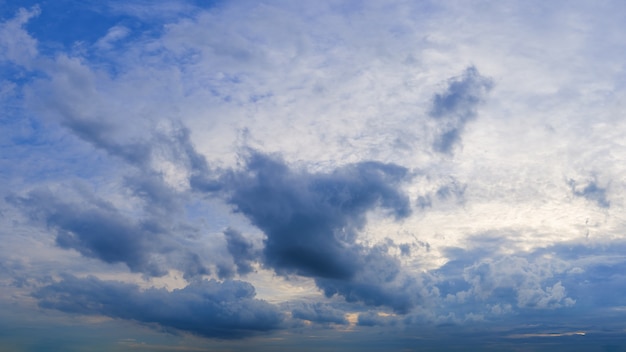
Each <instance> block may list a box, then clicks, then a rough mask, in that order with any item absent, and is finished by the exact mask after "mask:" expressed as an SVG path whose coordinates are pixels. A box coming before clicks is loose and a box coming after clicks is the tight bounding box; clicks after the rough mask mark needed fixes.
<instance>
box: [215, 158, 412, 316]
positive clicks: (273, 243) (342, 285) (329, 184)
mask: <svg viewBox="0 0 626 352" xmlns="http://www.w3.org/2000/svg"><path fill="white" fill-rule="evenodd" d="M409 177H410V175H409V173H408V171H407V170H406V169H405V168H403V167H400V166H397V165H393V164H383V163H377V162H363V163H358V164H352V165H346V166H344V167H341V168H339V169H337V170H335V171H332V172H330V173H307V172H305V171H302V170H291V169H290V168H289V167H288V166H287V165H286V164H285V163H284V162H283V161H281V160H279V159H277V158H273V157H270V156H267V155H263V154H260V153H256V152H250V154H249V155H248V156H247V159H246V164H245V167H244V169H243V170H239V171H232V172H230V173H228V174H227V175H225V176H224V178H223V185H224V191H225V192H226V200H227V202H229V203H230V204H232V205H233V206H234V207H235V210H236V211H238V212H240V213H242V214H243V215H245V216H246V217H247V218H248V219H250V221H251V222H252V223H253V224H254V225H255V226H257V227H258V228H259V229H261V230H262V231H263V232H264V233H265V235H266V236H267V238H266V239H265V247H264V249H263V253H262V256H263V263H264V264H265V265H266V266H267V267H271V268H273V269H274V270H275V271H276V272H277V273H279V274H284V275H288V274H298V275H303V276H309V277H313V278H315V279H316V282H317V284H318V285H319V286H320V287H321V288H322V289H323V290H324V292H325V293H326V294H327V295H329V296H330V295H333V294H340V295H343V296H344V297H345V298H346V299H347V300H349V301H360V302H365V303H366V304H374V305H391V306H393V307H394V309H400V310H404V309H405V308H406V306H407V305H408V304H409V303H408V302H409V301H410V300H408V299H405V298H401V297H403V296H404V294H402V293H397V292H393V290H390V289H389V288H388V287H386V286H387V284H388V283H390V282H392V281H393V280H394V279H395V277H396V275H397V273H398V271H399V264H398V263H397V261H395V260H394V259H393V258H392V257H391V256H389V255H387V254H386V253H383V252H382V251H379V250H371V249H368V248H365V247H363V246H360V245H358V244H356V243H355V239H356V236H357V232H358V230H360V229H362V228H363V226H364V225H365V222H366V218H365V216H366V213H367V212H368V211H370V210H373V209H374V208H376V207H381V208H383V209H386V210H387V211H388V213H389V214H390V215H391V216H394V217H396V218H403V217H406V216H408V215H409V214H410V206H409V200H408V198H407V197H406V196H405V195H404V194H403V193H402V192H401V190H400V185H401V183H402V182H403V181H406V180H407V179H408V178H409ZM365 273H367V274H368V275H369V274H373V275H374V276H373V277H366V276H368V275H365ZM380 275H382V276H383V277H381V276H380Z"/></svg>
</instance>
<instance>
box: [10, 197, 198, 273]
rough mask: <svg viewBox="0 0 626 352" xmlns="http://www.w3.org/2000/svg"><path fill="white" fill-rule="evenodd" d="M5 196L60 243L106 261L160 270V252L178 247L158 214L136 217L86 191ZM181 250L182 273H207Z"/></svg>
mask: <svg viewBox="0 0 626 352" xmlns="http://www.w3.org/2000/svg"><path fill="white" fill-rule="evenodd" d="M8 200H9V201H10V202H11V203H13V204H14V205H16V206H18V207H19V208H21V209H22V210H23V211H24V212H26V213H27V214H28V215H29V216H30V217H31V219H33V220H35V221H42V222H43V223H45V225H46V226H47V227H48V228H49V229H50V230H52V231H54V232H55V233H56V243H57V245H58V246H59V247H61V248H66V249H74V250H76V251H78V252H79V253H81V254H82V255H84V256H86V257H90V258H97V259H100V260H102V261H104V262H107V263H124V264H126V265H127V266H128V268H129V269H130V270H131V271H134V272H140V273H144V274H147V275H151V276H161V275H164V274H166V273H167V270H168V267H167V263H165V262H164V261H163V260H162V259H163V258H159V256H161V255H166V254H168V253H172V252H175V251H180V250H181V249H180V248H179V247H178V246H177V245H176V243H175V242H174V241H172V240H171V237H170V234H171V232H172V231H173V228H172V227H171V224H169V222H168V221H167V219H165V220H163V219H164V218H161V217H159V216H158V214H155V215H156V216H148V217H145V218H143V219H140V220H135V219H132V218H130V217H128V216H125V215H123V214H122V213H121V212H120V210H119V209H117V208H116V207H115V206H114V205H113V204H111V203H109V202H106V201H104V200H101V199H97V198H95V197H85V198H83V199H80V200H78V201H66V200H62V199H61V198H60V196H59V195H57V194H53V193H52V192H51V191H49V190H45V189H37V190H33V191H31V192H29V193H28V194H27V195H26V196H15V195H14V196H11V197H9V198H8ZM185 254H186V255H184V257H185V258H186V259H185V260H184V261H183V262H182V263H179V264H180V265H181V266H182V267H181V268H180V269H181V270H183V271H184V272H185V274H186V275H187V276H189V275H197V274H208V273H209V272H208V269H206V268H205V267H204V266H203V265H202V264H201V261H200V259H199V258H198V256H197V255H195V254H193V253H187V252H186V253H185Z"/></svg>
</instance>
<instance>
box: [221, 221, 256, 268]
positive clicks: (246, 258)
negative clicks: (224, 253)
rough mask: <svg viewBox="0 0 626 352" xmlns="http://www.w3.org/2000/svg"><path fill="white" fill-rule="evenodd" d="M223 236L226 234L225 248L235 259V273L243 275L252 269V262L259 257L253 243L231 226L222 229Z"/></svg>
mask: <svg viewBox="0 0 626 352" xmlns="http://www.w3.org/2000/svg"><path fill="white" fill-rule="evenodd" d="M224 236H226V244H227V246H226V248H227V249H228V252H229V253H230V254H231V255H232V256H233V260H234V261H235V267H236V270H237V274H239V275H245V274H248V273H250V272H251V271H252V270H253V269H252V263H253V262H254V261H256V260H257V259H258V258H259V253H258V251H257V250H256V249H255V248H254V245H253V244H252V243H251V242H250V241H249V240H247V239H246V238H245V237H243V235H242V234H241V233H240V232H239V231H237V230H234V229H231V228H228V229H226V231H224Z"/></svg>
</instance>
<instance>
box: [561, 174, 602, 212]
mask: <svg viewBox="0 0 626 352" xmlns="http://www.w3.org/2000/svg"><path fill="white" fill-rule="evenodd" d="M569 185H570V187H571V189H572V193H573V194H574V195H575V196H577V197H583V198H585V199H587V200H589V201H592V202H595V203H596V204H597V205H598V206H599V207H601V208H608V207H610V206H611V202H609V201H608V200H607V199H606V188H602V187H600V186H599V185H598V181H597V180H595V179H594V180H592V181H589V182H588V183H586V184H584V185H580V184H578V183H577V182H576V181H574V180H570V181H569Z"/></svg>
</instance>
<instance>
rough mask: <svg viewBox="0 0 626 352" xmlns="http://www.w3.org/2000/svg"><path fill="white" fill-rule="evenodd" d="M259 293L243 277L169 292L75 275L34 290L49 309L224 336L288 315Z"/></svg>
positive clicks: (272, 325) (264, 327)
mask: <svg viewBox="0 0 626 352" xmlns="http://www.w3.org/2000/svg"><path fill="white" fill-rule="evenodd" d="M255 295H256V293H255V291H254V287H252V285H250V284H249V283H246V282H242V281H232V280H227V281H224V282H222V283H220V282H217V281H214V280H210V281H207V280H201V281H194V282H192V283H191V284H189V285H188V286H187V287H185V288H183V289H178V290H173V291H171V292H168V291H167V290H165V289H155V288H151V289H147V290H141V289H140V288H139V287H138V286H136V285H132V284H127V283H122V282H117V281H102V280H99V279H97V278H94V277H88V278H84V279H80V278H76V277H73V276H66V277H64V278H63V280H62V281H60V282H58V283H54V284H51V285H48V286H45V287H43V288H41V289H39V290H38V291H37V292H35V293H34V296H35V298H37V299H38V300H39V305H40V306H41V307H43V308H48V309H57V310H60V311H63V312H67V313H76V314H85V315H104V316H108V317H113V318H121V319H129V320H135V321H138V322H142V323H156V324H158V325H160V326H161V327H163V328H166V329H175V330H179V331H184V332H189V333H193V334H197V335H201V336H205V337H211V338H221V339H231V338H241V337H246V336H251V335H254V334H256V333H260V332H267V331H271V330H274V329H277V328H279V327H280V325H281V323H282V321H283V316H282V314H281V313H279V312H278V310H277V309H276V307H274V306H273V305H271V304H269V303H267V302H265V301H263V300H259V299H256V298H255Z"/></svg>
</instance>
